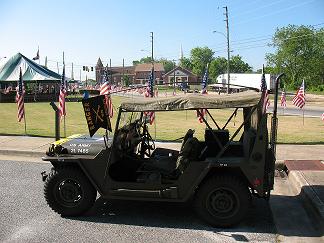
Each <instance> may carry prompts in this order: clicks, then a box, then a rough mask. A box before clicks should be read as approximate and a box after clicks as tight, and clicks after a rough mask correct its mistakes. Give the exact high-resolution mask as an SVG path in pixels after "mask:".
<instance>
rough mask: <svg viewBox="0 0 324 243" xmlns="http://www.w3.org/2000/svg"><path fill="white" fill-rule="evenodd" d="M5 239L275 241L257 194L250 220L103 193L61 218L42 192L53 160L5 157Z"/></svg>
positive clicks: (0, 232)
mask: <svg viewBox="0 0 324 243" xmlns="http://www.w3.org/2000/svg"><path fill="white" fill-rule="evenodd" d="M0 168H1V177H0V191H1V193H0V202H1V203H0V217H1V220H0V241H1V242H274V241H275V239H276V230H275V227H274V223H273V219H272V214H271V211H270V207H269V205H268V204H267V202H265V201H264V200H260V199H254V200H253V205H252V206H251V208H250V211H249V214H248V217H247V219H246V220H245V221H244V222H242V223H241V224H240V225H238V226H236V227H235V228H231V229H219V228H212V227H210V226H208V225H206V224H205V223H204V222H202V221H201V220H200V219H199V218H197V217H196V215H195V214H194V212H193V210H192V209H191V207H190V206H188V205H183V204H170V203H168V204H165V203H151V202H150V203H148V202H129V201H113V202H105V201H103V200H102V199H101V198H99V199H98V200H97V202H96V204H95V206H94V207H93V208H92V209H91V210H90V212H88V213H87V215H86V216H84V217H78V218H62V217H60V216H59V215H57V214H55V213H54V212H53V211H52V210H51V209H50V208H49V207H48V206H47V204H46V202H45V199H44V197H43V182H42V180H41V176H40V172H41V171H43V170H49V169H50V164H45V163H35V162H17V161H4V160H0Z"/></svg>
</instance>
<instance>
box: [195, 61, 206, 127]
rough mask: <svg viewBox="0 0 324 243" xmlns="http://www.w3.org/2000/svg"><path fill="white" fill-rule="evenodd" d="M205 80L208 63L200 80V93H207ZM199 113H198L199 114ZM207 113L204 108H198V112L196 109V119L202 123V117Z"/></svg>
mask: <svg viewBox="0 0 324 243" xmlns="http://www.w3.org/2000/svg"><path fill="white" fill-rule="evenodd" d="M207 82H208V65H207V66H206V70H205V73H204V77H203V79H202V81H201V93H202V94H207ZM199 113H200V114H199ZM206 114H207V110H206V109H199V112H198V111H197V117H198V121H199V122H200V123H203V122H204V120H203V117H204V116H205V115H206Z"/></svg>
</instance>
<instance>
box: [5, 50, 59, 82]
mask: <svg viewBox="0 0 324 243" xmlns="http://www.w3.org/2000/svg"><path fill="white" fill-rule="evenodd" d="M20 67H21V70H22V74H23V80H24V82H26V81H29V82H59V81H60V80H61V75H60V74H57V73H55V72H53V71H51V70H49V69H47V68H45V67H43V66H41V65H39V64H37V63H36V62H34V61H32V60H30V59H28V58H27V57H25V56H24V55H22V54H21V53H17V54H16V55H14V56H12V57H11V58H9V59H5V58H3V59H1V62H0V82H1V83H12V82H17V81H18V80H19V70H20Z"/></svg>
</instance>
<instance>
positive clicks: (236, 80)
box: [217, 73, 276, 90]
mask: <svg viewBox="0 0 324 243" xmlns="http://www.w3.org/2000/svg"><path fill="white" fill-rule="evenodd" d="M261 76H262V74H260V73H230V89H240V88H243V87H240V86H246V87H251V88H256V89H260V86H261ZM265 79H266V83H267V88H268V90H273V89H274V88H275V87H274V81H275V79H276V76H274V75H270V74H265ZM217 83H218V85H219V86H220V87H223V88H226V87H227V73H224V74H221V75H219V76H218V77H217Z"/></svg>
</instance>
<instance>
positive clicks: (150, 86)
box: [144, 67, 155, 125]
mask: <svg viewBox="0 0 324 243" xmlns="http://www.w3.org/2000/svg"><path fill="white" fill-rule="evenodd" d="M153 90H154V69H153V67H152V70H151V73H150V76H149V82H148V86H147V87H146V92H145V93H144V96H145V97H151V98H153V97H154V91H153ZM144 115H145V116H146V117H148V118H149V121H150V125H152V124H153V122H154V119H155V112H154V111H147V112H144Z"/></svg>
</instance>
